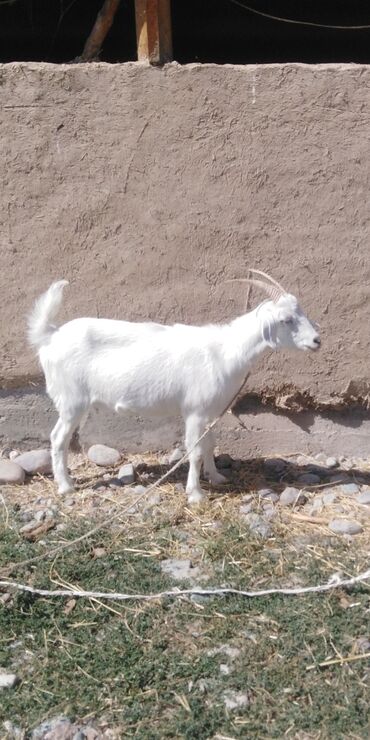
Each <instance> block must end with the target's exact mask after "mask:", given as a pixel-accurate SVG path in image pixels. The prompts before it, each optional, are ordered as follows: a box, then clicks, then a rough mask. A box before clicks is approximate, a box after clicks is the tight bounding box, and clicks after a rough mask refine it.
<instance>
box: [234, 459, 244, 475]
mask: <svg viewBox="0 0 370 740" xmlns="http://www.w3.org/2000/svg"><path fill="white" fill-rule="evenodd" d="M242 464H243V463H242V461H241V460H233V461H232V464H231V469H232V470H235V472H238V470H240V469H241V467H242Z"/></svg>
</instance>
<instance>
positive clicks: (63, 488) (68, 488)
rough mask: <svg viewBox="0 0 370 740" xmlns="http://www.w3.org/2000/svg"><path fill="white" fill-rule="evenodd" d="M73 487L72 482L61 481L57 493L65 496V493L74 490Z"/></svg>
mask: <svg viewBox="0 0 370 740" xmlns="http://www.w3.org/2000/svg"><path fill="white" fill-rule="evenodd" d="M74 489H75V487H74V485H73V483H72V482H71V483H62V485H60V486H58V493H59V495H60V496H65V495H66V494H67V493H72V492H73V491H74Z"/></svg>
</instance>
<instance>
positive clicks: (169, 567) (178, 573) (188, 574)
mask: <svg viewBox="0 0 370 740" xmlns="http://www.w3.org/2000/svg"><path fill="white" fill-rule="evenodd" d="M161 570H162V572H163V573H166V575H169V576H171V577H172V578H175V579H176V581H183V580H189V579H191V580H192V579H193V578H196V577H197V575H198V574H199V568H197V567H195V568H194V567H193V565H192V562H191V560H178V559H176V558H169V559H168V560H162V562H161Z"/></svg>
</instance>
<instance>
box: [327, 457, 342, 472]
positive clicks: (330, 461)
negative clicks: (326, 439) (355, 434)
mask: <svg viewBox="0 0 370 740" xmlns="http://www.w3.org/2000/svg"><path fill="white" fill-rule="evenodd" d="M338 465H339V462H338V460H337V458H336V457H327V458H326V460H325V467H326V468H327V469H328V470H332V469H333V468H337V467H338Z"/></svg>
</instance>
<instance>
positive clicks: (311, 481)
mask: <svg viewBox="0 0 370 740" xmlns="http://www.w3.org/2000/svg"><path fill="white" fill-rule="evenodd" d="M320 481H321V478H320V477H319V476H318V475H316V474H315V473H303V474H302V475H299V476H298V478H297V483H299V484H300V485H301V486H317V485H318V483H320Z"/></svg>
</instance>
